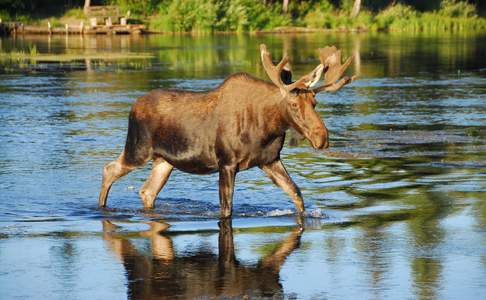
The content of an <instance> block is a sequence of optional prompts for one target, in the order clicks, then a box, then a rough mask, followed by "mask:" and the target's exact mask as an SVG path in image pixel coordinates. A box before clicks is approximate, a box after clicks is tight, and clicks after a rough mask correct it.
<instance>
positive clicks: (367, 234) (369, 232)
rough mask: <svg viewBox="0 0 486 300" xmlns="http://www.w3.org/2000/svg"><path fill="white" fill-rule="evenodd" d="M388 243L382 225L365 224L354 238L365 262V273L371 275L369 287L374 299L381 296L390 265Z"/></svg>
mask: <svg viewBox="0 0 486 300" xmlns="http://www.w3.org/2000/svg"><path fill="white" fill-rule="evenodd" d="M388 243H389V241H388V236H387V234H386V230H385V228H384V226H370V227H368V226H365V227H364V228H363V231H362V234H360V235H359V237H358V238H357V239H356V248H357V250H358V251H359V254H360V255H361V256H362V257H363V260H364V261H365V263H366V269H367V273H369V274H370V275H371V278H370V281H371V282H370V287H372V290H373V293H374V295H373V298H374V299H380V298H382V297H383V296H382V295H380V293H381V292H383V288H382V286H383V279H384V278H385V276H386V275H385V273H386V272H387V271H389V267H390V261H389V258H388V255H389V250H388Z"/></svg>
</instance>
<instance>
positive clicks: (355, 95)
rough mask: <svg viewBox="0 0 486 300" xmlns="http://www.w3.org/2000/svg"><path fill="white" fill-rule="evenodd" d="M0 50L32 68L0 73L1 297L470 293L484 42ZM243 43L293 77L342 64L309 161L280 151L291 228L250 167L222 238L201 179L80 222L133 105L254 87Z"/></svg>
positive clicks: (273, 190) (241, 38)
mask: <svg viewBox="0 0 486 300" xmlns="http://www.w3.org/2000/svg"><path fill="white" fill-rule="evenodd" d="M0 42H1V44H0V52H1V53H13V52H18V53H21V52H22V51H23V52H24V53H40V54H52V55H51V57H49V58H46V59H44V60H43V59H35V60H23V59H14V58H12V57H10V58H5V57H8V56H4V57H3V58H2V59H1V60H0V124H1V126H0V189H1V196H0V298H1V299H13V298H21V299H24V298H35V299H42V298H45V299H47V298H53V299H61V298H68V299H102V298H103V299H120V298H127V297H128V298H133V299H158V298H164V299H174V298H181V299H187V298H214V297H238V298H239V297H243V296H250V297H275V298H299V299H309V298H314V299H324V298H329V299H354V298H361V299H388V298H393V299H415V298H419V299H457V298H459V297H460V298H461V299H480V298H482V297H484V295H486V145H485V142H484V141H485V137H486V97H485V96H486V59H485V53H486V52H485V45H486V35H458V36H448V35H441V36H433V35H432V36H431V35H387V34H301V35H212V36H196V37H194V36H184V35H182V36H161V35H153V36H113V37H106V36H93V37H84V38H83V37H79V36H71V37H68V38H66V37H64V36H53V37H46V36H25V37H17V38H4V39H1V40H0ZM260 43H266V44H267V46H268V48H269V49H270V51H271V52H272V53H273V55H274V57H279V56H280V55H281V54H282V53H283V51H287V52H288V53H289V55H290V58H291V61H292V64H293V69H294V72H295V73H297V74H304V73H306V72H307V71H309V70H311V69H312V68H313V67H315V66H316V64H317V63H318V60H317V54H316V51H315V49H317V48H318V47H323V46H325V45H331V44H335V45H337V46H338V47H340V48H342V49H343V53H344V55H345V56H348V55H351V54H354V56H355V57H354V64H353V65H352V67H351V68H350V72H351V73H353V74H357V75H358V76H359V80H358V81H356V82H353V83H352V84H350V85H349V86H346V87H345V88H343V89H342V90H341V91H339V92H337V93H335V94H319V95H318V97H317V99H318V105H317V110H318V111H319V113H320V114H321V116H322V118H323V119H324V120H325V122H326V125H327V127H328V129H329V131H330V140H331V147H330V149H329V151H316V150H313V149H311V147H310V146H309V144H308V143H307V142H305V141H303V142H301V143H299V144H298V145H297V146H290V145H288V143H286V145H285V146H284V149H283V151H282V158H283V161H284V163H285V164H286V166H287V169H288V171H289V173H290V174H291V176H292V177H293V179H294V180H295V181H296V183H297V184H298V185H299V186H300V187H301V189H302V193H303V195H304V199H305V203H306V211H307V212H306V217H305V220H304V223H305V226H304V229H303V230H302V229H301V228H300V227H299V226H297V225H296V220H295V219H294V218H295V217H294V214H293V213H294V206H293V204H292V202H291V201H290V199H289V198H288V197H287V196H286V195H285V194H284V193H283V192H282V191H281V190H280V189H278V188H277V187H275V186H274V185H273V184H272V183H271V182H270V180H269V179H268V178H266V177H265V175H264V173H263V172H262V171H260V170H259V169H252V170H248V171H245V172H241V173H239V174H238V176H237V180H236V189H235V199H234V205H235V206H234V218H233V222H232V224H231V222H223V223H218V221H219V220H218V214H219V205H218V189H217V186H218V184H217V182H218V177H217V174H213V175H205V176H200V175H190V174H185V173H182V172H179V171H174V172H173V173H172V176H171V177H170V179H169V182H168V184H167V185H166V186H165V187H164V189H163V191H162V192H161V193H160V195H159V197H158V200H157V202H156V208H155V209H154V210H143V209H142V204H141V201H140V199H139V197H138V189H139V188H140V187H141V185H142V184H143V182H144V180H145V179H146V177H147V176H148V174H149V172H150V166H146V167H145V168H142V169H140V170H138V171H135V172H132V173H130V174H129V175H127V176H126V177H124V178H122V179H121V180H119V181H118V182H116V183H115V185H114V186H113V188H112V190H111V193H110V197H109V199H108V208H107V209H105V210H100V209H98V208H97V196H98V192H99V186H100V180H101V169H102V166H103V165H104V164H105V163H106V162H109V161H111V160H113V159H115V158H116V157H117V155H118V154H119V153H120V152H121V151H122V149H123V145H124V140H125V135H126V128H127V115H128V111H129V109H130V105H131V103H132V102H133V101H134V99H135V98H136V97H137V96H140V95H143V94H144V93H146V92H147V91H149V90H151V89H154V88H159V87H163V88H184V89H191V90H208V89H211V88H214V87H216V86H217V85H218V84H220V83H221V82H222V81H223V80H224V78H225V77H226V76H228V75H229V74H231V73H234V72H241V71H243V72H248V73H251V74H253V75H255V76H257V77H260V78H266V75H265V73H264V70H263V68H262V66H261V65H260V62H259V52H258V45H259V44H260ZM34 46H35V47H34ZM132 54H134V55H135V54H141V55H140V57H132V56H130V55H132ZM52 56H54V59H53V58H52ZM110 56H114V57H116V59H110ZM124 56H126V57H124ZM73 59H74V60H73Z"/></svg>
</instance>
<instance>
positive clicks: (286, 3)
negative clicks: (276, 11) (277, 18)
mask: <svg viewBox="0 0 486 300" xmlns="http://www.w3.org/2000/svg"><path fill="white" fill-rule="evenodd" d="M289 1H290V0H283V5H282V12H283V13H284V14H286V13H287V12H288V11H289Z"/></svg>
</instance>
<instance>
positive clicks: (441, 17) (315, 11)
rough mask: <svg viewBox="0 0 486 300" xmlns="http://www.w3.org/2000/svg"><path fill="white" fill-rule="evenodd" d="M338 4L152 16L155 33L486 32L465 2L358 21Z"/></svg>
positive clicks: (218, 1) (208, 8) (238, 6)
mask: <svg viewBox="0 0 486 300" xmlns="http://www.w3.org/2000/svg"><path fill="white" fill-rule="evenodd" d="M115 2H116V1H115ZM121 2H127V1H126V0H121ZM264 2H267V4H264ZM335 2H336V1H330V0H318V1H290V7H289V12H288V13H282V10H283V8H282V5H281V3H280V1H279V2H275V1H274V2H272V1H261V0H169V1H163V2H161V4H160V5H158V6H157V9H154V8H152V10H151V11H150V12H151V15H148V16H146V17H147V18H148V20H149V21H148V25H149V28H150V29H151V30H153V31H162V32H211V31H259V30H271V29H278V28H279V27H289V26H294V27H305V28H311V29H317V30H343V31H346V30H371V31H408V32H461V31H472V30H474V31H479V30H486V19H484V18H482V17H479V16H478V12H477V9H476V6H475V5H473V4H470V3H468V2H465V1H458V0H442V1H441V2H440V6H439V7H438V9H436V10H432V11H424V12H421V11H419V10H417V9H415V8H414V7H412V6H410V5H406V4H402V3H399V1H394V2H396V3H394V4H393V5H389V6H386V7H384V8H382V9H381V10H378V11H372V10H371V9H367V8H366V7H364V8H363V9H361V11H360V13H359V14H358V15H357V16H356V17H351V15H350V10H351V6H352V2H353V1H340V5H337V4H336V3H335ZM350 3H351V5H350ZM151 7H154V5H153V1H152V6H151Z"/></svg>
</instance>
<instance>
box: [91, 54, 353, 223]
mask: <svg viewBox="0 0 486 300" xmlns="http://www.w3.org/2000/svg"><path fill="white" fill-rule="evenodd" d="M260 52H261V59H262V64H263V67H264V69H265V71H266V73H267V75H268V76H269V78H270V79H271V81H272V82H271V83H270V82H266V81H263V80H261V79H257V78H255V77H252V76H251V75H248V74H244V73H239V74H234V75H231V76H229V77H228V78H227V79H226V80H225V81H224V82H223V83H222V84H221V85H220V86H219V87H217V88H215V89H214V90H211V91H208V92H190V91H181V90H154V91H151V92H149V93H148V94H146V95H144V96H141V97H139V98H138V99H137V100H136V102H135V103H134V104H133V106H132V109H131V111H130V115H129V122H128V133H127V139H126V144H125V149H124V150H123V152H122V153H121V154H120V156H119V157H118V159H116V160H115V161H112V162H110V163H108V164H107V165H106V166H105V167H104V168H103V178H102V185H101V192H100V195H99V203H98V204H99V206H100V207H105V206H106V202H107V197H108V192H109V190H110V187H111V186H112V184H113V182H115V181H116V180H117V179H119V178H120V177H122V176H124V175H126V174H128V173H129V172H130V171H132V170H134V169H136V168H138V167H141V166H143V165H145V164H146V163H147V162H148V161H149V160H153V169H152V171H151V174H150V176H149V178H148V179H147V180H146V181H145V183H144V184H143V186H142V188H141V190H140V197H141V198H142V201H143V205H144V207H145V208H153V207H154V204H155V199H156V197H157V194H158V193H159V192H160V190H161V189H162V187H163V186H164V184H165V183H166V182H167V180H168V178H169V176H170V174H171V172H172V169H173V168H174V167H175V168H177V169H179V170H181V171H184V172H188V173H195V174H209V173H213V172H219V200H220V209H221V217H222V218H227V217H231V214H232V206H233V205H232V199H233V190H234V182H235V175H236V173H237V172H239V171H243V170H246V169H249V168H252V167H259V168H261V169H262V170H263V171H264V172H265V173H266V174H267V175H268V176H269V177H270V178H271V179H272V181H273V182H274V183H275V184H276V185H278V186H280V187H281V188H282V189H283V190H284V191H285V192H286V193H287V194H289V196H290V197H291V198H292V200H293V202H294V204H295V206H296V209H297V212H298V213H302V212H303V211H304V202H303V199H302V195H301V192H300V189H299V188H298V187H297V185H296V184H295V183H294V182H293V181H292V179H291V178H290V176H289V175H288V173H287V171H286V169H285V167H284V165H283V163H282V161H281V160H280V150H281V149H282V146H283V143H284V139H285V131H286V130H288V129H294V130H295V131H297V132H298V133H299V134H301V135H302V136H304V137H305V138H306V139H307V140H308V141H309V142H310V143H311V145H312V146H313V147H314V148H316V149H322V148H327V147H328V145H329V140H328V131H327V128H326V126H325V125H324V122H323V121H322V120H321V118H320V116H319V114H318V113H317V112H316V111H315V106H316V99H315V95H316V94H317V93H318V92H322V91H336V90H338V89H340V88H341V87H343V86H344V85H346V84H347V83H349V82H351V81H352V79H351V78H349V77H346V76H345V77H342V75H343V73H344V71H345V70H346V68H347V67H348V66H349V64H350V63H351V58H348V59H347V60H346V62H345V63H344V64H341V52H340V51H339V50H337V49H336V47H325V48H322V49H319V56H320V64H319V65H318V66H317V67H316V68H315V69H314V70H313V71H312V72H310V73H309V74H307V75H305V76H303V77H302V78H300V79H299V80H297V81H295V82H292V80H291V77H292V76H291V71H290V64H289V62H288V58H287V56H284V57H283V58H282V60H281V61H280V62H279V63H278V64H277V65H274V64H273V63H272V59H271V56H270V54H269V52H268V51H267V48H266V46H265V45H261V46H260ZM323 73H324V84H323V85H321V86H319V87H314V86H315V85H316V84H317V82H318V81H319V79H320V78H321V75H322V74H323ZM341 77H342V78H341Z"/></svg>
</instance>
